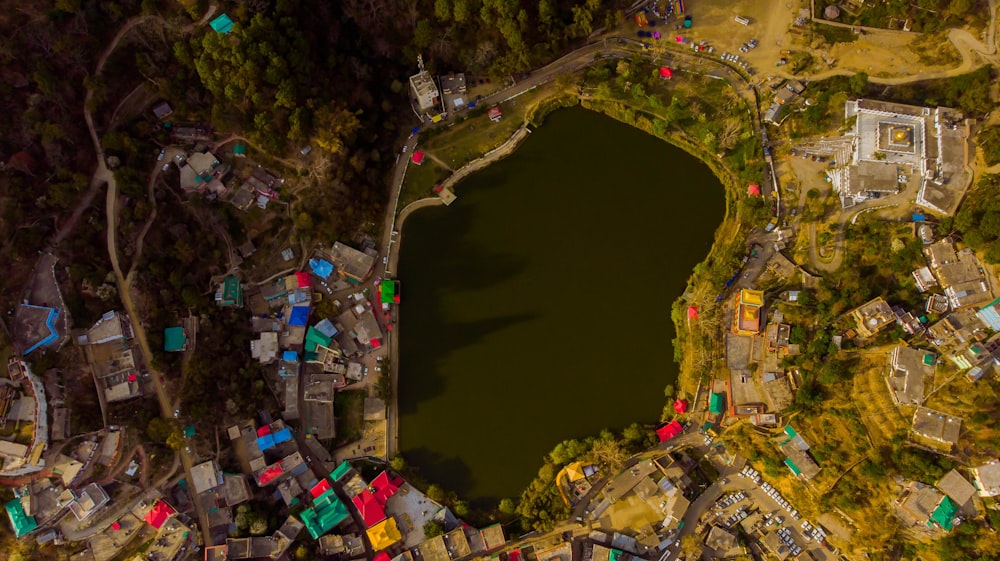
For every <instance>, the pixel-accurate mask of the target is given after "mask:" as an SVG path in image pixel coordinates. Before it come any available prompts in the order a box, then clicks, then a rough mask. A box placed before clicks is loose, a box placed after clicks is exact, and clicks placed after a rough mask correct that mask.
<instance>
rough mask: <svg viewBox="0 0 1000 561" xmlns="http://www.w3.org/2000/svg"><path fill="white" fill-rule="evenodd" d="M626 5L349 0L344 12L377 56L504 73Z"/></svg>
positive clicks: (612, 18)
mask: <svg viewBox="0 0 1000 561" xmlns="http://www.w3.org/2000/svg"><path fill="white" fill-rule="evenodd" d="M627 4H628V3H627V2H623V1H621V0H612V1H607V0H603V1H602V0H417V1H416V2H410V1H405V0H376V1H374V2H373V1H369V0H346V1H345V2H344V12H345V13H346V14H347V15H348V16H349V17H351V18H352V19H353V20H354V21H356V22H357V23H358V25H359V26H360V27H361V28H362V29H363V30H364V32H365V34H366V35H367V36H368V37H371V38H372V41H373V43H374V44H375V50H376V52H378V53H379V54H384V55H387V56H393V57H396V56H402V58H404V59H406V60H409V61H412V60H414V59H415V57H416V55H417V54H418V53H419V54H423V55H424V57H425V59H426V60H427V61H428V63H429V64H430V65H431V66H432V67H433V68H435V69H436V70H438V71H446V70H449V69H454V70H461V71H465V72H472V73H474V74H489V75H492V76H506V75H507V74H511V73H516V72H523V71H525V70H528V69H530V68H533V67H535V66H539V65H541V64H544V63H546V62H548V61H550V60H551V59H552V58H553V57H554V56H556V55H558V54H559V53H561V52H563V51H564V50H566V49H567V47H568V46H569V45H570V44H571V43H572V42H574V41H578V40H581V39H583V38H586V37H587V36H589V35H590V34H591V33H593V32H594V31H595V30H596V29H598V28H600V27H605V26H608V25H615V24H617V23H619V22H621V21H622V19H623V17H624V16H623V12H622V9H623V8H624V7H625V6H626V5H627ZM428 16H429V17H428ZM394 38H403V40H399V39H394Z"/></svg>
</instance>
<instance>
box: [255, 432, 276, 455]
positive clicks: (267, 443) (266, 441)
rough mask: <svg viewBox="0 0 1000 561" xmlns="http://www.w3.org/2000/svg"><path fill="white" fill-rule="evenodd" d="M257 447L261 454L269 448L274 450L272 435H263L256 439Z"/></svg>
mask: <svg viewBox="0 0 1000 561" xmlns="http://www.w3.org/2000/svg"><path fill="white" fill-rule="evenodd" d="M257 447H258V448H260V451H261V452H263V451H264V450H267V449H269V448H274V435H271V434H265V435H264V436H261V437H259V438H258V439H257Z"/></svg>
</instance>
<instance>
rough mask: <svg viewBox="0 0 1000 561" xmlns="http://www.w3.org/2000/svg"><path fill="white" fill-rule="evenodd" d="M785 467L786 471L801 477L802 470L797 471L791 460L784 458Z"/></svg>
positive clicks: (797, 467)
mask: <svg viewBox="0 0 1000 561" xmlns="http://www.w3.org/2000/svg"><path fill="white" fill-rule="evenodd" d="M785 465H786V466H788V469H790V470H792V473H794V474H795V475H802V470H800V469H799V466H797V465H795V462H793V461H792V459H791V458H785Z"/></svg>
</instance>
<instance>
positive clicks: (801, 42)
mask: <svg viewBox="0 0 1000 561" xmlns="http://www.w3.org/2000/svg"><path fill="white" fill-rule="evenodd" d="M808 7H809V2H807V1H804V0H795V1H783V2H755V1H753V0H728V1H716V2H704V1H702V2H699V1H697V0H693V1H691V2H687V3H686V9H687V11H686V12H685V15H690V16H691V17H692V21H693V22H694V25H693V26H692V28H691V29H688V30H682V31H675V30H674V27H673V25H672V24H671V25H670V27H669V30H670V34H674V33H678V34H682V35H684V37H690V38H692V39H694V40H695V41H701V40H707V41H709V44H710V45H712V46H714V47H715V52H716V54H721V53H723V52H728V53H732V54H736V55H739V56H740V57H741V58H743V59H745V60H747V61H749V62H750V64H751V66H752V67H753V68H754V69H755V70H756V71H757V72H758V73H760V74H773V73H776V71H779V69H778V68H775V66H774V64H775V63H776V62H777V61H778V59H780V58H781V56H782V55H781V51H782V50H791V51H803V50H805V51H809V52H810V53H812V54H813V56H814V57H815V60H816V63H815V64H814V65H813V66H812V67H811V68H810V69H808V70H807V71H806V72H803V74H804V75H805V76H809V75H810V74H812V75H813V77H818V76H823V75H827V74H831V73H837V71H840V72H843V71H850V72H867V73H868V74H869V75H871V76H886V77H888V76H901V75H907V74H913V73H916V74H920V73H931V72H935V71H941V70H945V69H948V68H951V67H953V66H954V65H945V66H935V65H928V64H926V63H922V62H920V59H919V57H918V55H917V54H916V52H915V51H914V49H913V48H911V45H912V44H913V43H914V41H916V40H917V39H918V38H919V37H920V35H919V34H917V33H902V32H896V31H888V30H887V31H884V32H880V31H873V32H868V33H866V34H865V35H861V36H857V39H856V40H855V41H852V42H850V43H836V44H834V45H832V46H831V45H829V44H826V43H824V42H823V41H822V39H821V38H819V37H820V36H818V35H817V36H816V37H817V38H813V39H812V45H810V44H809V41H810V36H811V34H810V32H809V30H808V28H806V27H801V28H794V27H793V26H792V24H793V22H794V21H795V18H796V17H797V16H798V14H799V10H801V9H803V8H808ZM736 16H744V17H747V18H750V21H751V23H750V25H741V24H739V23H737V22H736V21H735V18H736ZM790 28H791V29H794V30H795V31H796V32H790V31H789V29H790ZM798 31H801V33H797V32H798ZM750 39H757V40H758V41H759V42H760V45H759V46H758V47H757V48H756V49H753V50H751V51H750V52H748V53H740V52H739V48H740V46H741V45H742V44H743V43H746V42H747V41H749V40H750ZM814 47H815V48H814ZM949 48H950V47H949ZM823 58H825V59H827V60H835V61H836V63H835V65H834V66H833V67H828V66H827V65H826V64H825V63H824V62H823V60H822V59H823ZM831 69H832V72H831V71H830V70H831ZM787 70H788V66H783V67H781V68H780V71H782V72H781V73H782V74H787V72H786V71H787Z"/></svg>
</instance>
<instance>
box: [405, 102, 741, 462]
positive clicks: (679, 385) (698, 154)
mask: <svg viewBox="0 0 1000 561" xmlns="http://www.w3.org/2000/svg"><path fill="white" fill-rule="evenodd" d="M576 98H577V100H578V103H577V105H579V106H580V107H582V108H584V109H586V110H588V111H593V112H595V113H598V114H601V115H604V116H605V117H608V118H610V119H613V120H615V121H617V122H620V123H623V124H626V125H628V126H630V127H632V128H635V129H638V130H640V131H642V132H645V133H647V134H650V135H652V136H653V137H655V138H657V139H658V140H661V141H663V142H666V143H667V144H669V145H671V146H674V147H676V148H679V149H680V150H683V151H684V152H685V153H687V154H689V155H691V156H693V157H695V158H697V159H698V161H700V162H702V163H704V164H705V165H706V166H708V168H709V169H710V170H711V171H712V175H714V176H715V177H716V179H718V180H719V183H720V184H721V185H722V188H723V197H724V201H725V210H724V213H723V216H722V220H721V221H720V222H719V225H718V226H717V227H716V229H715V233H714V234H713V241H712V245H711V247H710V248H709V250H708V252H707V253H706V254H705V257H704V258H703V259H702V260H701V261H699V262H698V263H697V264H695V268H696V267H698V266H699V265H702V264H704V263H706V262H708V261H709V260H711V259H712V258H713V257H714V256H715V255H716V253H717V252H718V251H720V249H719V248H720V247H721V246H722V245H724V244H721V243H720V241H721V240H722V239H723V238H725V237H726V236H727V235H729V234H728V233H729V232H731V233H732V234H733V235H735V234H736V233H738V232H739V231H740V229H741V223H740V221H739V219H738V216H736V213H735V210H734V205H733V204H732V203H734V202H735V196H736V195H737V193H738V188H737V187H738V186H737V185H736V181H737V179H736V177H735V175H734V174H733V172H732V171H731V170H730V169H729V168H728V167H726V166H725V164H724V163H723V162H722V161H721V160H719V159H718V158H714V157H712V155H711V154H708V153H707V152H706V151H705V150H704V149H702V147H700V146H698V145H697V144H696V143H694V142H693V141H692V140H690V139H688V138H686V137H684V136H683V134H682V133H679V132H674V133H672V134H670V135H668V136H667V137H662V136H658V135H656V134H653V133H651V132H650V131H646V130H644V129H642V128H641V127H636V126H635V125H634V124H632V123H628V122H626V121H622V120H621V119H618V118H616V117H614V116H613V115H609V114H607V113H605V112H604V111H601V110H600V109H599V108H597V107H594V106H592V103H585V101H587V102H591V101H592V100H585V99H584V98H583V97H580V96H576ZM544 101H545V100H543V101H542V102H540V103H543V102H544ZM559 108H561V106H556V107H552V108H551V110H550V111H548V112H546V113H544V114H542V115H540V116H536V117H541V118H544V117H545V115H547V114H548V113H549V112H551V111H554V110H556V109H559ZM528 125H529V123H528V122H525V123H523V124H522V125H521V127H519V128H518V129H517V130H516V131H515V132H514V134H512V135H511V137H510V138H508V139H507V141H505V142H504V143H503V144H501V145H500V146H498V147H496V148H494V149H493V150H491V151H490V152H487V153H486V154H484V155H483V156H480V157H479V158H477V159H475V160H473V161H471V162H469V163H467V164H465V165H463V166H462V167H460V168H459V169H457V170H455V172H453V173H452V174H451V175H450V176H448V178H447V179H445V180H444V181H443V182H442V183H441V185H442V187H448V188H450V187H452V186H453V185H455V184H457V183H459V182H460V181H461V180H462V179H465V178H466V177H467V176H469V175H470V174H472V173H474V172H476V171H480V170H482V169H484V168H486V167H487V166H489V165H490V164H493V163H495V162H497V161H499V160H501V159H503V158H505V157H507V156H509V155H510V154H512V153H513V152H514V151H515V150H516V149H517V148H518V147H519V146H520V144H521V142H522V141H523V140H524V139H525V138H527V136H528V134H530V133H531V131H530V129H528ZM441 205H444V201H443V200H442V199H441V198H440V197H425V198H423V199H418V200H416V201H413V202H411V203H410V204H408V205H406V207H404V208H403V209H402V210H401V211H400V212H399V214H398V215H397V217H396V231H397V232H398V233H397V234H396V235H395V240H394V241H395V243H394V244H393V246H394V247H393V253H392V254H391V255H390V256H389V266H390V270H392V271H394V272H397V273H398V267H397V265H398V259H399V253H400V249H399V248H400V247H401V245H402V240H403V226H404V225H405V222H406V219H407V218H408V217H409V216H410V215H411V214H413V213H414V212H416V211H418V210H420V209H422V208H427V207H436V206H441ZM694 274H695V273H694V268H693V269H692V271H691V273H690V274H689V275H688V277H687V278H688V282H689V283H690V280H691V279H692V278H693V277H694ZM681 296H683V294H682V295H679V296H678V298H680V297H681ZM675 300H676V299H675ZM670 305H671V306H672V305H673V301H672V302H671V304H670ZM400 313H401V310H399V309H397V312H396V314H397V317H396V327H395V332H394V333H393V337H392V338H391V339H390V350H389V355H390V360H391V361H392V371H391V383H392V387H393V390H394V391H393V398H392V403H391V405H390V409H391V411H390V415H389V416H388V418H390V419H392V421H390V423H389V425H390V426H389V427H387V435H386V436H387V447H386V448H387V449H386V460H387V461H388V460H390V459H391V458H392V457H394V456H396V455H398V454H399V421H398V419H399V417H398V409H399V405H398V401H399V395H398V387H399V386H398V380H399V364H400V363H399V360H398V359H399V344H398V341H399V338H400V333H399V325H400V323H401V322H400V319H399V314H400ZM667 313H668V314H669V308H668V310H667ZM671 321H673V320H671ZM684 327H685V326H684V325H682V324H678V323H677V322H674V332H675V334H676V335H677V340H678V341H679V340H680V336H681V332H682V329H683V328H684ZM684 371H685V368H684V364H683V362H681V363H678V372H677V378H676V380H675V381H674V384H675V388H676V390H677V393H687V394H690V395H692V396H694V397H695V398H696V397H697V395H696V394H697V392H698V387H697V386H700V383H699V381H698V380H685V376H684ZM685 382H688V383H685ZM669 403H670V400H669V399H668V400H667V401H666V402H665V405H664V407H666V406H667V405H669Z"/></svg>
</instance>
